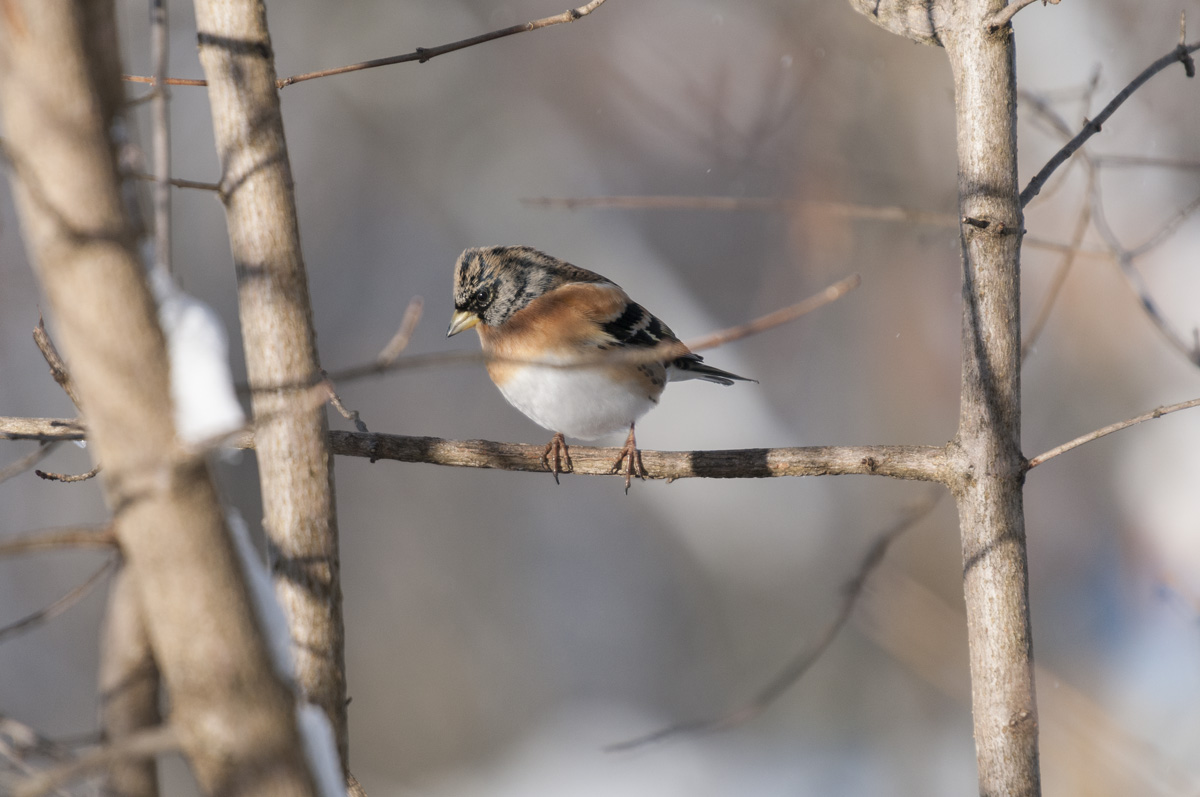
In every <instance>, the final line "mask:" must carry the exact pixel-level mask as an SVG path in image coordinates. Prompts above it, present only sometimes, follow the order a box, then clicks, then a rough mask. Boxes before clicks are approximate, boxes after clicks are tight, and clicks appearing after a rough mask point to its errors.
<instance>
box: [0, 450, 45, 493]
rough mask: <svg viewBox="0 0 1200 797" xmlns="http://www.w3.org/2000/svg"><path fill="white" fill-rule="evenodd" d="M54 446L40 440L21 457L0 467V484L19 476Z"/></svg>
mask: <svg viewBox="0 0 1200 797" xmlns="http://www.w3.org/2000/svg"><path fill="white" fill-rule="evenodd" d="M54 447H55V446H54V444H53V443H47V442H46V441H42V444H41V445H40V446H38V447H37V448H35V449H34V450H33V451H30V452H29V453H28V454H26V455H25V456H23V457H21V458H20V459H18V460H17V461H16V462H14V463H12V464H11V465H5V466H4V467H3V468H0V484H3V483H4V482H6V481H8V480H9V479H11V478H13V477H14V476H20V475H21V474H22V473H24V472H25V471H27V470H29V469H30V468H32V467H33V466H34V465H36V464H38V463H39V462H41V461H42V460H43V459H45V458H46V456H47V455H48V454H49V453H50V452H51V451H53V450H54Z"/></svg>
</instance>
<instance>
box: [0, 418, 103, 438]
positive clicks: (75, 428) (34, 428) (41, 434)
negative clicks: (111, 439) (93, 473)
mask: <svg viewBox="0 0 1200 797" xmlns="http://www.w3.org/2000/svg"><path fill="white" fill-rule="evenodd" d="M86 437H87V433H86V432H85V431H84V428H83V423H82V422H80V421H79V420H77V419H70V418H13V417H5V416H0V440H40V441H43V442H46V441H50V440H83V439H84V438H86Z"/></svg>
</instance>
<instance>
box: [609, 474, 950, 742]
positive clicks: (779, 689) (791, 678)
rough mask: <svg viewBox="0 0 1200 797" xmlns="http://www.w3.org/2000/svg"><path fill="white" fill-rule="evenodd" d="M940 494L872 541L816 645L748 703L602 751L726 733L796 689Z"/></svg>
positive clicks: (926, 499)
mask: <svg viewBox="0 0 1200 797" xmlns="http://www.w3.org/2000/svg"><path fill="white" fill-rule="evenodd" d="M943 495H945V491H944V490H942V488H940V487H937V488H934V489H933V490H931V491H930V492H929V493H928V495H926V496H925V497H924V498H922V499H921V500H920V501H919V502H917V503H915V504H914V505H913V506H911V507H909V508H908V509H907V510H906V511H905V512H904V513H903V514H902V515H901V516H900V517H899V518H897V520H896V521H895V522H894V523H893V524H892V525H891V526H889V527H888V528H886V529H884V530H883V531H882V532H881V533H880V534H879V535H878V536H877V537H876V538H875V541H874V542H873V543H872V544H871V547H870V548H869V549H867V553H866V554H865V555H864V556H863V558H862V561H861V562H860V563H859V566H858V571H857V572H856V573H855V574H854V576H853V578H851V579H850V580H849V581H848V582H846V585H845V587H844V588H843V589H842V605H841V606H840V607H839V609H838V612H837V614H836V615H835V616H834V618H833V620H831V621H830V623H829V624H828V625H827V626H826V627H825V630H824V631H823V632H821V635H820V636H819V637H817V642H816V644H815V645H813V646H811V647H809V648H805V649H804V650H802V651H800V652H799V653H798V654H797V655H796V656H795V657H794V658H793V659H792V660H791V661H789V662H788V663H787V664H786V665H784V667H783V669H782V670H780V671H779V674H778V675H776V676H775V677H774V678H772V679H771V680H770V681H768V682H767V684H766V686H764V687H763V688H762V689H760V690H759V692H758V694H757V695H755V696H754V697H753V698H751V700H750V701H749V702H748V703H746V704H744V705H742V706H740V707H739V708H737V709H734V710H733V711H731V712H729V713H727V714H724V715H722V716H720V717H710V718H707V719H700V720H691V721H688V722H680V723H676V724H675V725H671V726H668V727H666V728H663V729H661V730H658V731H654V732H653V733H648V734H646V735H645V736H639V737H637V738H635V739H629V740H627V741H624V742H618V743H616V744H612V745H609V746H607V747H605V748H604V749H605V751H606V752H610V753H616V752H623V751H626V750H634V749H637V748H639V747H645V746H647V745H651V744H656V743H658V742H662V741H666V740H667V739H671V738H674V737H676V736H682V735H689V736H690V735H693V734H708V733H716V732H718V731H726V730H730V729H731V728H737V727H740V726H742V725H745V724H746V723H747V722H750V721H751V720H753V719H755V718H757V717H759V716H760V715H761V714H762V713H763V712H764V711H766V710H767V709H768V708H770V707H771V705H772V704H773V703H774V702H775V700H776V699H778V698H779V696H780V695H782V694H783V693H784V692H786V691H787V690H789V689H791V688H792V687H793V686H795V684H796V682H797V681H799V680H800V679H801V678H803V677H804V674H805V673H807V672H808V671H809V670H810V669H811V668H812V666H813V665H814V664H816V663H817V661H818V660H820V658H821V656H823V655H824V654H825V651H827V650H828V649H829V647H830V645H832V644H833V641H834V640H835V639H837V637H838V634H840V633H841V631H842V629H843V628H844V627H845V626H846V623H847V621H849V619H850V615H851V613H852V612H853V611H854V607H855V606H856V605H857V604H858V600H859V598H860V597H862V594H863V587H864V586H866V583H867V579H868V578H869V577H870V575H871V573H873V572H874V571H875V568H877V567H878V566H879V564H880V563H881V562H882V561H883V557H884V556H885V555H886V554H887V550H888V548H889V547H890V546H891V544H892V543H893V542H895V541H896V539H897V538H899V537H900V535H902V534H904V532H906V531H908V530H909V529H910V528H912V527H913V526H914V525H916V524H917V523H918V522H920V521H921V520H923V519H924V518H925V517H926V516H928V515H929V513H930V512H932V511H933V509H934V507H936V506H937V505H938V502H939V501H941V500H942V496H943Z"/></svg>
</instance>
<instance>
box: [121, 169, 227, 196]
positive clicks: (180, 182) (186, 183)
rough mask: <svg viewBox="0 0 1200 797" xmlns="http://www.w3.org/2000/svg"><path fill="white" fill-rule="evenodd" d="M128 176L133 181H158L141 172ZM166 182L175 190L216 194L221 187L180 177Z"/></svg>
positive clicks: (151, 175)
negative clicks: (191, 190) (183, 189)
mask: <svg viewBox="0 0 1200 797" xmlns="http://www.w3.org/2000/svg"><path fill="white" fill-rule="evenodd" d="M130 176H131V177H133V178H134V179H135V180H158V178H157V177H155V176H154V175H153V174H142V173H141V172H138V173H137V174H132V175H130ZM166 182H167V183H168V184H169V185H173V186H175V187H176V188H195V189H196V190H198V191H214V192H217V193H220V191H221V186H220V185H219V184H217V183H205V182H201V181H199V180H184V179H183V178H180V177H168V178H167V180H166Z"/></svg>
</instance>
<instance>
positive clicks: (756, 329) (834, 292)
mask: <svg viewBox="0 0 1200 797" xmlns="http://www.w3.org/2000/svg"><path fill="white" fill-rule="evenodd" d="M861 283H862V279H861V278H860V277H859V276H858V275H857V274H851V275H850V276H849V277H846V278H844V279H841V280H838V281H837V282H835V283H833V284H832V285H830V286H829V287H827V288H825V289H824V290H823V291H821V292H820V293H816V294H813V295H812V296H809V297H808V298H806V299H803V300H801V301H799V302H796V303H795V304H793V305H790V306H788V307H784V308H781V309H779V310H775V311H773V312H770V313H767V314H766V315H763V316H759V317H758V318H755V319H753V320H752V321H749V322H747V323H745V324H739V325H737V326H734V327H729V328H727V329H722V330H719V331H717V332H713V333H710V334H708V335H705V336H704V337H701V338H696V339H694V340H691V341H688V342H686V343H681V342H677V341H668V342H665V343H660V344H659V345H657V346H652V347H649V348H646V349H610V350H608V351H597V352H595V354H594V355H592V356H589V357H580V358H578V359H576V360H573V361H571V362H569V363H561V362H546V361H543V360H531V359H528V358H521V357H497V356H491V357H489V356H487V355H485V354H484V353H483V352H479V351H475V352H465V351H453V352H435V353H431V354H418V355H414V356H411V357H403V358H396V359H394V360H392V361H390V362H388V363H386V364H384V363H383V362H382V361H381V360H380V359H376V360H374V361H372V362H369V363H366V364H364V365H356V366H351V367H349V368H343V369H341V370H339V371H334V372H333V373H332V374H329V375H328V378H329V379H331V380H333V381H335V382H344V381H346V380H350V379H361V378H363V377H366V376H374V375H377V374H383V373H387V372H389V371H397V370H402V369H408V368H428V367H430V366H435V365H460V364H469V363H485V362H512V363H522V364H526V365H542V366H545V367H547V368H563V369H568V370H570V369H577V368H591V367H594V366H596V365H603V364H605V363H612V362H621V363H649V362H657V361H660V360H670V359H672V358H673V357H678V356H680V355H681V354H685V353H687V352H689V351H706V350H708V349H715V348H717V347H719V346H722V345H724V344H726V343H731V342H733V341H735V340H741V339H742V338H745V337H749V336H751V335H757V334H759V333H761V332H766V331H767V330H769V329H774V328H775V327H777V326H781V325H783V324H786V323H788V322H791V321H794V320H796V319H797V318H799V317H800V316H802V315H805V314H807V313H811V312H812V311H813V310H816V309H818V308H821V307H824V306H825V305H827V304H829V303H831V302H835V301H837V300H838V299H840V298H841V297H843V296H845V295H846V294H847V293H849V292H850V291H852V290H854V289H855V288H857V287H858V286H859V285H860V284H861ZM278 388H279V386H277V385H276V386H269V387H261V388H260V387H257V386H256V387H255V388H254V390H275V389H278ZM238 389H239V390H242V389H249V388H248V387H244V386H241V385H239V387H238ZM0 428H2V427H0Z"/></svg>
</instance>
